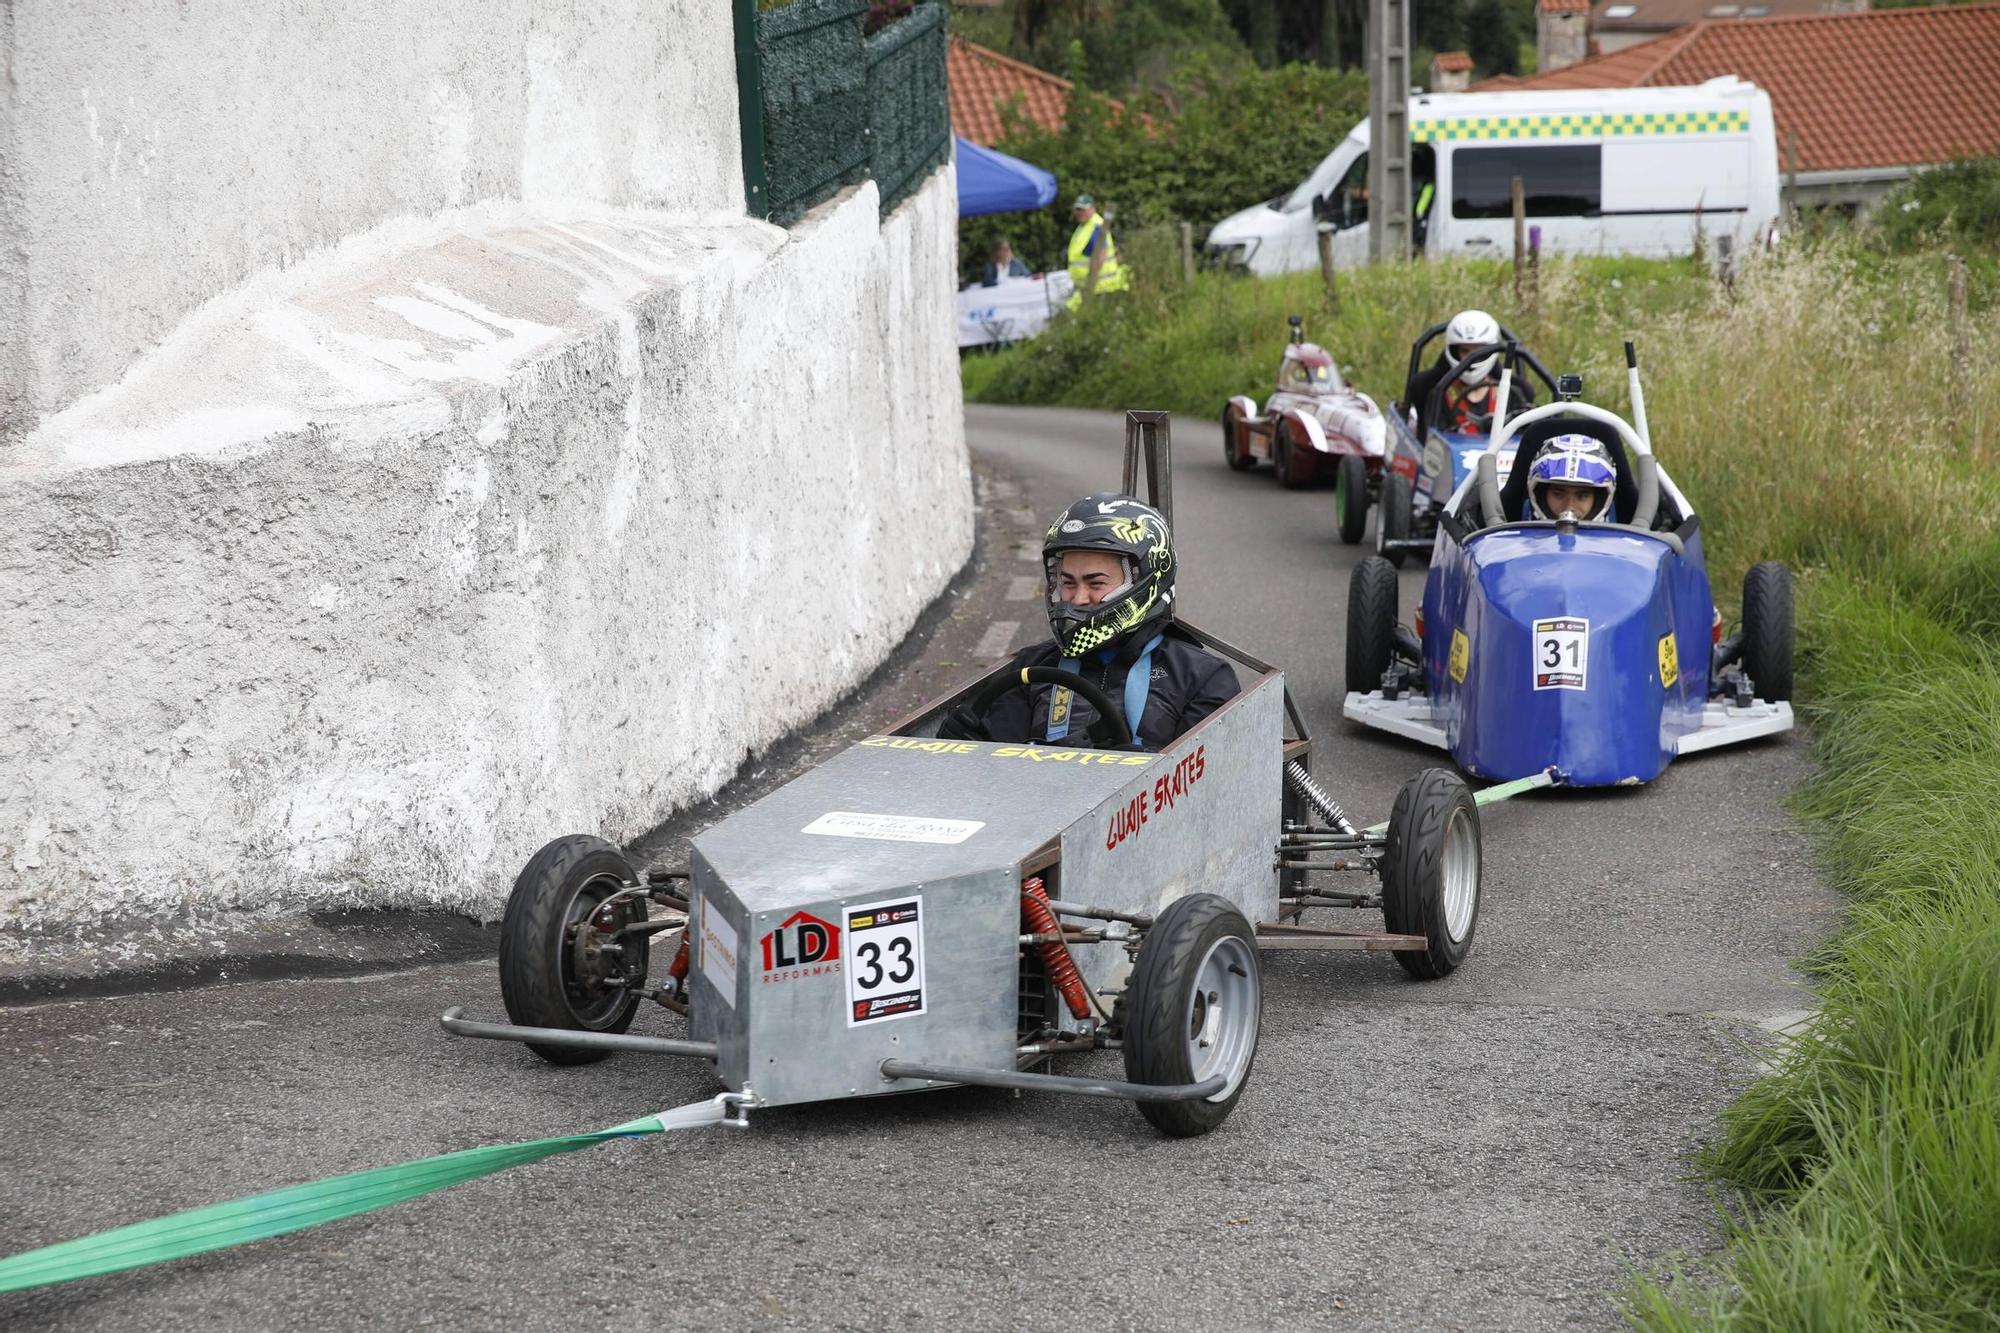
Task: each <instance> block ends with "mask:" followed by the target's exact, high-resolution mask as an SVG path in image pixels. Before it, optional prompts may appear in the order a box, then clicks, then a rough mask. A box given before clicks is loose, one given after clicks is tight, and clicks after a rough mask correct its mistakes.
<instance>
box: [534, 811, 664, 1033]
mask: <svg viewBox="0 0 2000 1333" xmlns="http://www.w3.org/2000/svg"><path fill="white" fill-rule="evenodd" d="M637 879H638V876H637V875H635V874H634V873H633V872H632V863H631V862H630V861H628V860H626V859H625V853H623V852H621V851H619V850H618V849H617V848H616V847H614V846H612V845H611V844H610V843H608V842H606V841H604V839H602V838H593V837H590V836H589V835H587V834H572V835H570V836H569V837H564V838H557V839H556V840H555V841H554V842H551V843H549V844H548V845H547V846H545V847H543V848H542V849H541V850H540V851H539V852H536V853H535V854H534V856H533V857H531V858H530V859H529V861H528V864H527V866H526V867H525V868H524V869H523V870H522V871H521V874H520V876H519V878H517V879H516V880H515V881H514V892H513V894H512V895H511V896H509V898H508V899H507V912H506V915H505V916H504V917H503V918H502V919H501V923H500V998H501V999H502V1000H503V1001H504V1002H505V1003H506V1006H507V1017H508V1018H509V1019H511V1020H513V1022H514V1023H515V1024H516V1025H517V1026H519V1027H536V1028H563V1029H566V1030H568V1031H572V1032H623V1031H625V1029H627V1028H629V1027H630V1026H632V1015H633V1013H634V1011H636V1010H637V1009H638V1007H639V995H638V993H637V992H636V990H634V989H631V988H630V985H629V983H630V982H632V981H634V980H637V981H640V982H643V981H644V980H645V976H646V937H645V936H644V935H628V936H626V937H624V938H623V939H622V940H619V941H617V942H616V944H615V947H613V948H611V949H606V948H605V946H606V945H612V944H613V941H612V939H611V938H610V937H611V935H612V934H613V933H614V932H615V931H616V930H617V929H618V927H620V926H623V925H629V924H631V923H633V922H637V921H643V920H645V919H646V904H645V900H644V899H643V898H637V897H634V898H627V899H625V900H623V901H622V902H619V903H615V904H612V905H610V906H608V907H607V906H605V900H606V899H608V898H610V897H612V896H613V895H614V894H618V893H621V892H623V891H624V889H625V886H626V885H628V884H631V883H634V882H636V880H637ZM528 1049H529V1050H531V1051H533V1052H534V1053H535V1054H536V1055H539V1056H541V1057H542V1058H543V1059H544V1060H547V1061H548V1062H549V1063H550V1064H557V1065H580V1064H588V1063H589V1062H591V1061H593V1060H601V1059H603V1058H604V1056H605V1055H606V1054H607V1052H605V1051H590V1050H578V1049H577V1048H575V1047H573V1046H547V1045H537V1044H536V1043H534V1042H530V1043H528Z"/></svg>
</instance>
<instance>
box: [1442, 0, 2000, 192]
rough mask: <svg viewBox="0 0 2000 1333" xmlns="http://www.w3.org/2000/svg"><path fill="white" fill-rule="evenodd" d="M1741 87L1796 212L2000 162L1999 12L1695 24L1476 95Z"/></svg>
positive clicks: (1501, 82) (1993, 6) (1493, 81)
mask: <svg viewBox="0 0 2000 1333" xmlns="http://www.w3.org/2000/svg"><path fill="white" fill-rule="evenodd" d="M1732 74H1733V75H1735V76H1737V77H1738V78H1741V79H1746V80H1748V81H1749V82H1751V83H1754V84H1756V85H1757V86H1758V87H1760V88H1762V89H1764V90H1765V91H1766V92H1768V93H1769V94H1770V95H1771V110H1772V115H1773V117H1774V119H1775V120H1776V123H1777V133H1778V150H1779V155H1780V163H1781V165H1782V166H1784V167H1785V168H1786V170H1787V171H1788V172H1789V173H1790V174H1791V176H1792V178H1793V182H1794V192H1795V198H1796V199H1797V202H1799V203H1800V204H1805V205H1813V204H1846V205H1862V204H1866V203H1868V202H1869V201H1870V200H1872V199H1874V198H1877V197H1879V196H1880V195H1881V193H1882V192H1883V191H1884V190H1886V189H1888V188H1889V187H1890V186H1891V185H1893V184H1894V183H1895V182H1897V181H1899V180H1902V179H1904V178H1906V177H1908V176H1909V175H1910V174H1911V172H1913V171H1915V170H1918V169H1921V168H1923V167H1927V166H1933V165H1935V164H1937V163H1940V162H1948V161H1950V160H1951V159H1953V158H1955V157H1980V156H1989V155H1993V154H2000V3H1985V4H1969V5H1937V6H1932V7H1929V8H1923V9H1882V10H1873V11H1868V12H1863V13H1856V14H1811V15H1801V16H1797V17H1793V18H1764V19H1734V18H1731V19H1703V20H1702V21H1700V22H1698V23H1692V24H1689V25H1688V26H1687V27H1684V28H1681V29H1679V30H1677V31H1675V32H1671V33H1668V34H1667V35H1666V36H1664V37H1658V38H1655V39H1654V40H1652V41H1649V42H1641V43H1640V44H1638V45H1637V46H1630V47H1627V48H1625V49H1624V50H1620V51H1609V52H1606V53H1605V54H1603V55H1599V56H1594V57H1591V58H1590V59H1587V60H1583V61H1580V62H1579V63H1577V64H1574V65H1569V66H1566V67H1565V68H1562V69H1557V70H1552V71H1550V72H1548V73H1543V74H1534V75H1530V76H1528V77H1525V78H1517V77H1514V76H1509V75H1501V76H1496V77H1494V78H1490V79H1487V80H1485V81H1484V82H1482V83H1479V84H1477V85H1475V86H1474V89H1473V91H1475V92H1501V91H1506V90H1508V89H1536V88H1660V87H1674V86H1681V85H1687V84H1698V83H1705V82H1707V81H1708V80H1709V79H1713V78H1719V77H1721V76H1723V75H1732Z"/></svg>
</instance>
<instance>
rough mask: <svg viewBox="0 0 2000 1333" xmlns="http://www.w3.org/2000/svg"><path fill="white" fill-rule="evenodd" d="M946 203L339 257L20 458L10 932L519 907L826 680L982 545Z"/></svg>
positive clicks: (1, 493) (4, 567)
mask: <svg viewBox="0 0 2000 1333" xmlns="http://www.w3.org/2000/svg"><path fill="white" fill-rule="evenodd" d="M955 199H956V193H955V185H954V182H953V179H952V173H951V171H950V170H949V169H946V170H944V171H941V172H939V173H938V174H937V175H936V176H935V177H933V179H932V180H931V182H930V183H929V184H928V185H927V186H926V187H925V188H924V190H923V191H921V192H920V193H919V194H918V195H917V196H916V197H915V198H913V199H912V200H910V201H909V202H908V203H906V204H905V205H904V206H903V207H902V208H900V209H899V210H898V211H897V212H896V213H895V214H894V215H892V216H891V217H890V218H888V219H886V220H878V217H877V204H876V194H875V189H874V186H873V184H872V183H868V184H864V185H862V186H860V187H858V188H856V189H855V190H852V191H850V192H849V193H848V194H846V195H844V196H842V197H841V198H840V199H838V200H836V201H834V202H832V203H830V204H828V205H825V206H824V207H823V208H822V209H820V210H819V211H818V212H816V213H815V214H814V215H813V216H812V217H810V218H808V219H807V220H806V221H805V222H804V223H802V224H801V225H800V226H798V227H797V228H795V229H793V230H792V231H791V232H790V233H786V232H784V231H781V230H779V229H778V228H775V227H771V226H768V225H766V224H764V223H760V222H754V221H748V220H742V219H739V220H737V221H735V222H733V223H730V224H726V225H710V226H702V225H693V224H690V223H688V222H687V221H686V220H685V219H684V218H683V219H680V220H675V219H673V218H669V217H667V216H664V215H661V214H658V213H653V212H646V211H635V210H611V209H601V210H596V211H592V212H585V213H579V212H569V213H565V214H563V215H560V216H546V215H538V214H535V213H533V212H532V211H523V212H522V213H520V214H519V215H517V216H513V217H508V218H500V217H494V218H490V219H487V220H486V221H485V222H484V223H482V224H480V225H470V224H468V225H465V226H461V227H457V228H452V229H449V230H447V231H446V232H444V233H442V234H438V235H435V236H433V237H432V238H431V241H430V243H429V244H427V245H423V246H419V247H414V248H412V247H408V246H403V247H400V248H397V249H394V250H393V251H390V252H387V253H381V254H374V255H368V254H366V253H362V254H360V256H359V257H357V254H356V253H355V252H354V250H353V248H350V251H349V252H348V253H347V254H346V256H345V258H344V259H343V260H342V261H341V262H340V263H338V264H331V263H329V264H325V265H321V266H319V267H316V268H312V269H311V271H310V272H308V271H306V269H304V268H301V269H297V270H294V271H293V272H292V273H291V274H288V275H286V277H287V278H288V280H291V281H292V283H293V285H292V287H291V288H290V289H288V290H284V291H276V290H273V289H272V288H271V287H270V286H268V285H260V286H257V287H254V288H246V289H245V290H244V291H243V292H241V293H239V294H238V295H237V296H235V297H232V298H230V299H229V300H227V301H224V302H220V303H215V304H213V305H212V306H211V307H210V308H208V309H206V310H204V311H203V312H202V314H201V316H200V317H198V318H196V319H193V320H190V321H188V323H187V325H186V326H185V327H184V328H182V329H181V330H180V331H178V332H177V333H176V334H175V335H174V337H173V338H172V339H170V340H169V341H168V342H167V343H166V344H165V345H164V346H163V347H161V348H160V349H158V350H157V351H155V352H154V353H152V354H150V355H148V356H147V357H146V358H144V359H143V360H142V361H141V362H140V363H139V364H138V365H137V366H135V367H134V369H133V370H132V372H131V373H130V374H128V375H127V376H126V377H125V378H124V380H122V381H121V382H120V383H119V384H118V385H116V386H114V387H113V388H111V389H109V390H106V391H104V392H101V393H99V394H96V395H93V396H92V397H91V398H89V399H87V400H85V401H84V402H82V403H80V404H78V405H77V406H75V407H73V408H71V409H69V410H68V411H66V412H64V413H62V414H60V415H58V416H56V417H54V418H52V419H51V420H49V421H48V422H47V423H45V424H44V426H43V427H42V428H41V429H40V430H38V431H37V432H36V433H35V434H34V435H33V436H31V437H30V438H29V439H28V440H27V441H26V442H25V443H24V444H23V445H22V446H21V447H20V448H18V449H16V450H15V451H13V452H12V453H11V454H8V455H0V597H3V598H4V612H5V617H6V620H5V628H4V630H0V697H4V698H5V700H6V701H7V705H8V706H7V709H6V714H7V716H6V722H5V724H4V725H5V737H6V743H5V744H4V746H0V924H6V925H8V926H11V927H15V928H26V929H49V928H59V927H66V926H71V925H75V924H79V923H84V922H88V921H91V920H94V919H103V918H108V917H131V916H141V915H146V914H154V913H161V912H166V911H172V910H180V909H190V910H193V911H196V912H201V911H206V910H220V909H236V908H268V909H274V910H296V909H301V908H329V907H355V906H427V907H443V908H449V909H458V910H463V911H468V912H471V913H474V914H480V915H486V916H491V915H494V914H497V912H498V909H499V907H500V905H501V903H502V902H503V901H504V895H505V893H506V889H507V886H508V884H509V883H510V881H511V879H512V876H513V874H514V873H515V872H516V871H517V870H518V868H519V866H520V865H521V863H522V862H523V861H524V860H525V858H526V857H527V856H528V855H529V854H530V853H531V852H532V851H533V849H534V848H535V847H536V846H538V845H539V844H540V843H541V842H543V841H544V840H546V839H547V838H549V837H551V836H554V835H555V834H557V833H561V832H567V831H578V830H592V831H597V832H599V833H602V834H604V835H605V836H608V837H611V838H614V839H625V838H629V837H631V836H634V835H636V834H638V833H639V832H641V831H642V830H644V829H646V828H648V827H650V826H652V825H653V824H655V823H657V822H658V821H659V820H660V819H662V818H663V817H664V816H665V815H666V814H668V813H670V812H671V811H672V810H674V809H676V808H678V807H681V806H683V805H685V804H687V803H688V802H690V801H692V800H695V799H698V798H700V797H702V796H704V795H706V794H707V793H709V792H711V791H712V790H714V789H715V788H716V787H717V786H719V785H720V784H721V783H722V782H723V781H724V780H725V779H727V778H728V777H729V776H730V775H731V774H732V773H733V772H734V771H735V769H736V768H737V767H738V766H739V765H740V764H741V762H742V761H743V760H744V758H745V757H746V756H747V755H748V754H750V753H751V752H753V751H755V750H756V749H758V748H759V747H761V746H763V745H765V744H767V743H769V742H770V741H772V740H775V739H776V738H778V737H779V736H781V735H782V734H783V733H784V732H786V731H787V730H789V729H791V728H793V727H795V726H797V725H799V724H801V723H803V722H805V721H807V720H809V719H810V718H811V717H812V716H814V715H815V714H817V713H818V712H819V711H820V710H822V709H823V708H824V707H825V706H827V705H828V704H829V703H831V702H833V701H834V700H835V699H836V698H837V697H838V696H839V695H840V694H841V693H842V692H844V691H845V690H846V689H847V688H849V687H850V686H852V685H853V684H855V683H856V682H858V681H859V680H860V679H861V678H862V677H863V676H864V675H865V674H866V673H867V672H868V671H869V670H870V669H871V668H872V667H873V666H874V665H875V664H876V663H877V662H878V661H879V660H880V659H881V658H882V657H883V656H884V655H885V654H886V653H887V652H888V650H889V649H890V648H891V647H892V646H893V645H894V644H895V643H896V641H897V640H898V639H899V638H900V637H901V635H902V634H903V633H904V632H905V631H906V630H907V628H908V627H909V626H910V624H911V623H912V622H913V620H914V618H915V617H916V616H917V614H918V613H919V612H920V611H921V609H922V608H923V607H924V606H925V605H926V604H927V602H928V601H929V600H930V599H931V598H932V597H933V596H934V595H936V593H937V592H938V591H939V590H940V589H941V588H942V587H943V585H944V584H945V582H946V581H947V580H948V579H949V578H950V576H951V574H952V573H953V571H955V570H956V569H957V568H958V567H959V565H960V564H962V562H963V561H964V559H965V557H966V556H967V554H968V553H969V551H970V547H971V540H972V528H971V523H972V519H971V482H970V471H969V467H968V464H967V459H966V455H965V448H964V440H963V427H962V423H961V420H960V401H959V389H958V375H957V365H956V358H955V355H954V352H953V347H954V339H953V338H952V336H951V328H950V323H951V318H952V315H951V301H950V293H951V291H952V289H953V286H954V268H955V260H956V256H955V252H954V245H953V227H952V220H953V216H954V209H955Z"/></svg>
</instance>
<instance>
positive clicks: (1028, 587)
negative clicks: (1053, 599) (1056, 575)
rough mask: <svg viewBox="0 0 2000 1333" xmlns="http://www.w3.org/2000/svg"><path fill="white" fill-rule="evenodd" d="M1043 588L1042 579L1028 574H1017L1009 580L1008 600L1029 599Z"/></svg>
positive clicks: (1021, 600) (1023, 600)
mask: <svg viewBox="0 0 2000 1333" xmlns="http://www.w3.org/2000/svg"><path fill="white" fill-rule="evenodd" d="M1041 590H1042V581H1041V580H1040V579H1038V578H1031V577H1030V576H1028V575H1026V574H1017V575H1015V576H1014V577H1013V578H1011V579H1008V580H1007V600H1008V601H1010V602H1025V601H1028V600H1030V599H1031V598H1033V597H1034V596H1035V594H1036V593H1038V592H1040V591H1041Z"/></svg>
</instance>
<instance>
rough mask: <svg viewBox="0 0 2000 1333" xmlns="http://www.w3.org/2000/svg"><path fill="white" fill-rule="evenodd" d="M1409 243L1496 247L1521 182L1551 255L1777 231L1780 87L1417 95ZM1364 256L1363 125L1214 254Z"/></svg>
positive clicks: (1260, 267)
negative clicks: (1775, 97) (1325, 238)
mask: <svg viewBox="0 0 2000 1333" xmlns="http://www.w3.org/2000/svg"><path fill="white" fill-rule="evenodd" d="M1410 140H1411V144H1410V156H1411V182H1410V198H1411V202H1412V204H1413V205H1414V210H1413V211H1414V217H1413V219H1412V231H1411V242H1412V249H1413V250H1414V251H1415V252H1416V253H1418V254H1421V255H1423V256H1426V257H1429V258H1445V257H1450V256H1455V255H1456V256H1475V257H1477V256H1487V257H1501V256H1507V255H1511V254H1512V253H1513V246H1514V221H1513V216H1514V214H1513V181H1514V178H1515V177H1517V176H1518V177H1520V179H1521V186H1522V192H1523V195H1524V196H1525V212H1526V214H1527V221H1528V224H1529V225H1530V226H1532V227H1536V228H1539V229H1540V243H1541V248H1542V252H1543V253H1544V254H1620V255H1652V256H1665V255H1677V254H1688V253H1690V252H1691V251H1692V250H1693V249H1694V243H1695V241H1694V238H1695V232H1696V229H1697V228H1699V229H1700V231H1701V232H1702V233H1703V234H1704V235H1705V236H1706V237H1707V244H1708V246H1709V252H1710V253H1711V254H1715V253H1722V252H1725V251H1729V250H1733V251H1734V252H1736V253H1739V254H1740V253H1743V252H1744V251H1745V250H1747V249H1749V248H1751V247H1753V246H1757V245H1760V244H1763V243H1765V242H1767V241H1769V240H1770V239H1771V238H1772V236H1773V235H1774V234H1775V228H1776V225H1777V221H1778V152H1777V136H1776V134H1775V133H1774V132H1773V130H1772V125H1771V98H1770V95H1769V94H1767V93H1765V92H1764V91H1763V89H1761V88H1758V87H1757V86H1756V85H1755V84H1751V83H1746V82H1744V81H1743V80H1741V79H1738V78H1736V77H1734V76H1725V77H1723V78H1718V79H1711V80H1709V81H1708V82H1707V83H1704V84H1700V85H1698V86H1695V87H1687V88H1605V89H1579V90H1575V91H1560V92H1554V91H1551V92H1502V93H1428V94H1421V95H1413V96H1412V97H1411V99H1410ZM1322 219H1324V220H1325V221H1327V222H1330V223H1331V224H1332V225H1333V227H1334V233H1333V253H1334V263H1335V265H1336V266H1337V267H1342V268H1347V267H1352V266H1354V265H1357V264H1364V263H1366V262H1367V260H1368V122H1367V121H1366V120H1363V121H1362V122H1361V123H1360V124H1359V125H1357V126H1356V127H1355V128H1354V130H1353V132H1352V133H1350V134H1349V135H1348V136H1347V138H1346V139H1345V140H1343V141H1342V142H1341V143H1340V145H1339V146H1338V147H1336V148H1335V149H1334V150H1333V151H1332V152H1331V153H1329V154H1327V156H1326V159H1325V160H1324V161H1322V162H1321V163H1320V164H1319V166H1318V167H1316V168H1314V170H1313V173H1312V174H1311V175H1310V176H1308V177H1306V178H1305V180H1303V181H1301V182H1300V183H1299V185H1298V187H1297V188H1296V189H1293V190H1291V191H1289V192H1287V193H1285V194H1283V195H1280V196H1278V197H1277V198H1276V199H1272V200H1270V201H1268V202H1266V203H1261V204H1257V205H1254V206H1252V207H1250V208H1246V209H1244V210H1243V211H1242V212H1240V213H1236V214H1234V215H1232V216H1230V217H1228V218H1226V219H1224V220H1223V221H1222V222H1220V223H1218V224H1216V226H1215V228H1214V230H1212V231H1210V232H1209V234H1208V239H1207V241H1206V243H1205V245H1204V256H1205V258H1206V260H1207V262H1209V263H1211V264H1213V265H1217V266H1221V267H1226V268H1233V269H1237V270H1247V271H1248V272H1251V273H1257V274H1265V273H1286V272H1290V271H1292V270H1295V269H1309V268H1315V267H1317V266H1318V264H1319V241H1318V235H1317V231H1318V224H1319V222H1320V221H1321V220H1322Z"/></svg>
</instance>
